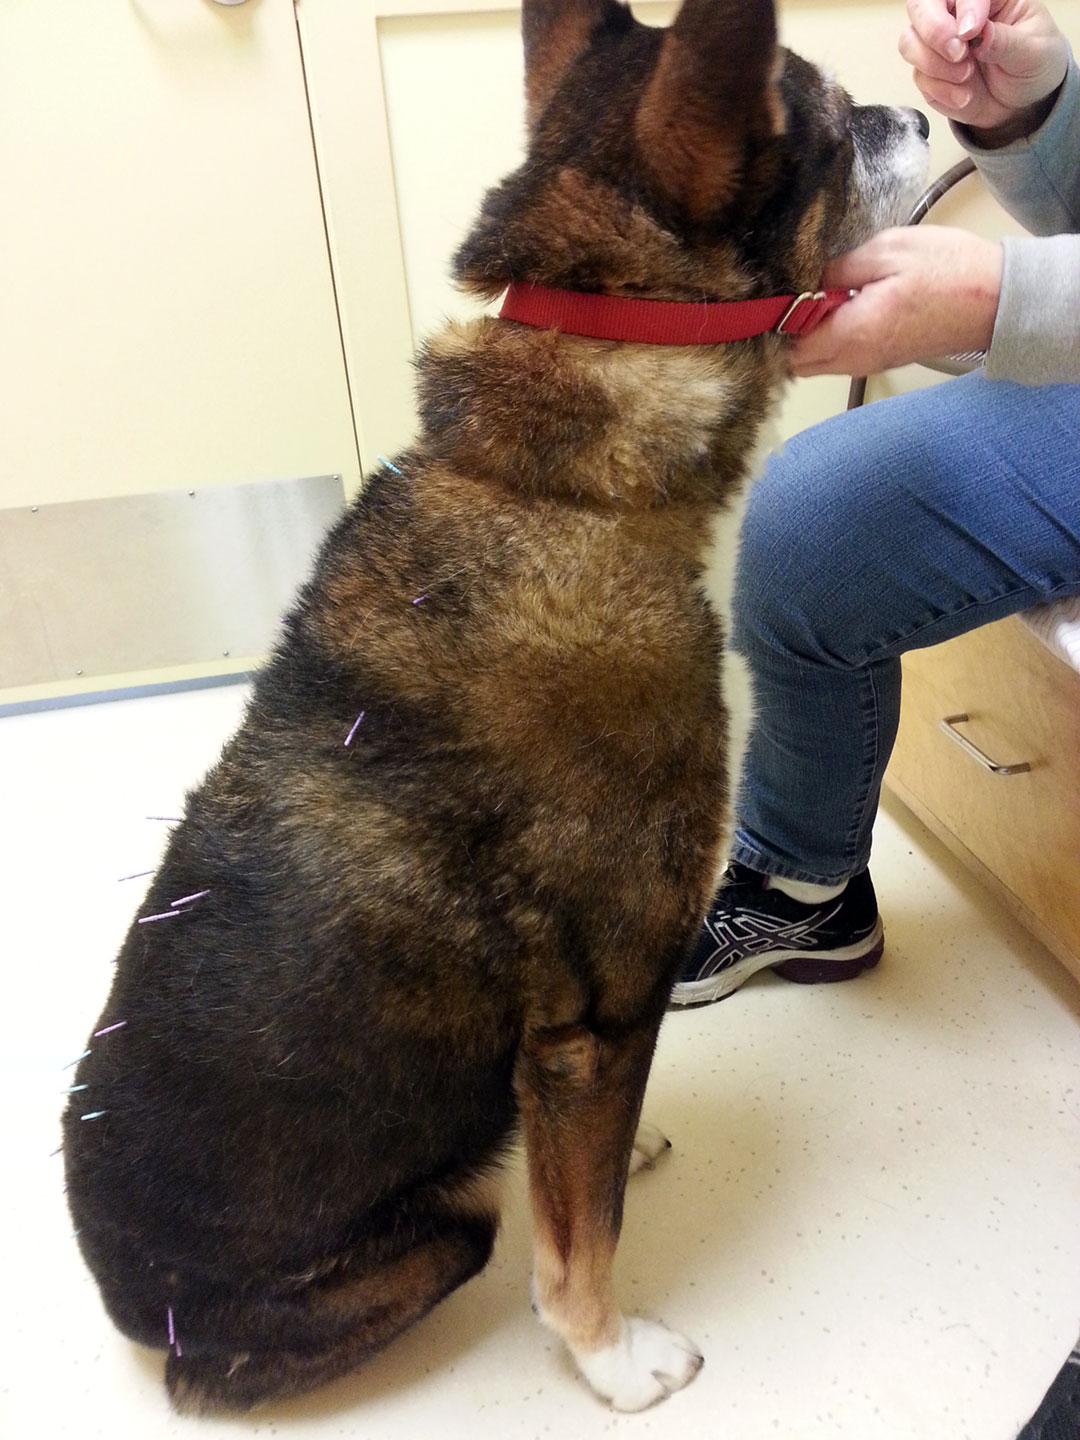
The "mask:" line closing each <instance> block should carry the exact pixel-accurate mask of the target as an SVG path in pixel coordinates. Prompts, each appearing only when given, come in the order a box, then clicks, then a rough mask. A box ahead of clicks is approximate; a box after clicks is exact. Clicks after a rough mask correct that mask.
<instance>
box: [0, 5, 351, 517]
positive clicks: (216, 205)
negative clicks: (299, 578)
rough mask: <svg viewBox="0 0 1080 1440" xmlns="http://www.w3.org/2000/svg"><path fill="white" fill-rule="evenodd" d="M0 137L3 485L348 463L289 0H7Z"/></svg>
mask: <svg viewBox="0 0 1080 1440" xmlns="http://www.w3.org/2000/svg"><path fill="white" fill-rule="evenodd" d="M0 137H2V139H0V190H2V193H3V197H4V200H3V203H4V223H3V225H2V226H0V274H2V275H3V276H4V287H3V288H4V293H3V298H2V299H0V316H2V323H0V395H2V396H3V402H2V403H3V410H4V420H3V424H2V425H0V505H6V506H13V505H44V504H46V503H49V502H53V501H63V500H85V499H90V498H96V497H101V496H117V495H130V494H136V493H144V492H146V491H152V490H164V489H170V488H174V487H180V486H185V487H191V486H197V487H206V486H216V485H223V484H232V483H236V482H242V481H252V480H261V479H264V478H278V479H280V478H286V477H290V476H303V475H317V474H328V473H338V474H341V475H343V476H344V477H345V481H346V484H348V483H349V481H350V480H352V479H353V478H358V474H359V464H358V457H357V453H356V442H355V436H354V432H353V424H352V416H351V413H350V407H349V396H348V386H347V383H346V379H345V366H344V360H343V356H342V349H341V341H340V333H339V327H338V322H337V313H336V309H335V303H334V288H333V283H332V278H331V273H330V265H329V260H328V255H327V245H326V234H325V228H324V225H323V218H322V209H321V205H320V196H319V184H318V175H317V170H316V165H315V159H314V153H313V147H312V138H311V128H310V124H309V120H308V110H307V101H306V96H305V87H304V74H303V66H302V63H301V57H300V47H299V42H298V38H297V31H296V20H295V16H294V12H293V4H292V0H253V3H249V4H246V5H237V6H223V5H217V4H212V3H208V0H93V3H90V4H82V3H80V4H71V3H68V0H4V3H3V4H2V5H0Z"/></svg>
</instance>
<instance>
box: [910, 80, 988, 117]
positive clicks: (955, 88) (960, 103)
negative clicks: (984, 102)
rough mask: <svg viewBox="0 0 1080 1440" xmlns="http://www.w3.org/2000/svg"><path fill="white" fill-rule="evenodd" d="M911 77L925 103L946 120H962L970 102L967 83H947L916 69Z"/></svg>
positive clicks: (970, 94) (970, 93)
mask: <svg viewBox="0 0 1080 1440" xmlns="http://www.w3.org/2000/svg"><path fill="white" fill-rule="evenodd" d="M911 78H912V79H913V80H914V81H915V85H916V88H917V89H918V91H919V93H920V94H921V95H922V97H923V99H924V100H925V101H926V103H927V104H928V105H930V106H931V107H932V108H933V109H934V110H936V111H937V112H938V113H939V114H940V115H944V116H945V117H946V119H948V120H960V121H963V119H964V111H965V110H966V108H967V107H968V106H969V105H970V104H971V99H972V94H973V91H972V90H971V87H970V86H969V85H948V84H946V83H945V82H944V81H943V80H935V79H933V78H932V77H931V76H929V75H923V74H921V73H920V72H919V71H917V70H916V71H915V72H913V74H912V77H911Z"/></svg>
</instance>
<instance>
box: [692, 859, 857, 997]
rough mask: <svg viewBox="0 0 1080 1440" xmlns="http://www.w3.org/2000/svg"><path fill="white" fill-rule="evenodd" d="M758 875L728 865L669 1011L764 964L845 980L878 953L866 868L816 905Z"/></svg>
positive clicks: (803, 976) (801, 977) (719, 993)
mask: <svg viewBox="0 0 1080 1440" xmlns="http://www.w3.org/2000/svg"><path fill="white" fill-rule="evenodd" d="M765 880H766V877H765V876H764V875H759V874H758V873H757V871H755V870H749V869H747V867H746V866H745V865H738V864H736V863H734V862H732V864H730V865H729V866H728V868H727V870H726V871H725V872H724V879H723V883H722V884H721V886H720V888H719V890H717V892H716V894H715V895H714V896H713V899H712V904H711V905H710V906H709V909H708V911H707V913H706V915H705V921H704V924H703V925H702V927H701V933H700V934H699V935H698V938H697V943H696V944H695V946H694V948H693V950H692V951H691V952H690V955H689V957H688V959H687V961H686V964H685V965H684V966H683V971H682V974H681V975H680V976H679V979H678V980H677V981H676V983H675V988H674V989H673V990H672V992H671V1001H670V1006H671V1008H672V1009H681V1008H682V1007H683V1006H686V1005H710V1004H712V1002H713V1001H714V1000H723V999H724V998H725V997H726V996H728V995H730V994H731V993H732V991H734V990H737V989H738V988H739V986H740V985H741V984H742V983H743V981H744V980H749V978H750V976H751V975H754V974H756V973H757V972H758V971H759V970H764V969H766V968H770V969H772V970H775V971H776V973H777V974H778V975H782V976H783V977H784V979H785V980H794V981H796V982H798V983H799V984H802V985H814V984H820V983H822V982H826V983H827V982H829V981H832V980H852V979H854V977H855V976H856V975H860V974H861V973H862V972H863V971H864V970H868V969H870V967H871V966H872V965H876V964H877V962H878V961H879V960H880V959H881V952H882V950H883V949H884V945H885V940H884V932H883V931H882V928H881V919H880V917H879V916H878V908H877V897H876V896H875V894H874V887H873V885H872V884H871V882H870V872H869V870H864V871H863V872H862V874H861V875H854V876H852V878H851V879H850V880H849V881H848V883H847V888H846V889H845V890H844V891H843V893H842V894H840V895H837V896H836V897H835V899H832V900H826V901H824V902H823V903H822V904H819V905H801V904H800V903H799V902H798V901H797V900H792V899H791V898H790V896H787V895H785V894H784V892H783V891H782V890H766V888H765Z"/></svg>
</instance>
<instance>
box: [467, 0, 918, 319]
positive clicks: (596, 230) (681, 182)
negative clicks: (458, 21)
mask: <svg viewBox="0 0 1080 1440" xmlns="http://www.w3.org/2000/svg"><path fill="white" fill-rule="evenodd" d="M522 29H523V35H524V42H525V72H526V104H527V114H528V125H529V145H528V154H527V158H526V160H525V163H524V164H523V165H522V167H521V168H520V169H519V170H517V171H516V172H515V173H514V174H513V175H511V176H509V177H508V178H507V179H506V180H504V181H503V182H502V184H501V185H498V186H496V187H495V188H494V189H493V190H491V191H490V192H489V193H488V195H487V197H486V198H485V201H484V205H483V209H482V211H481V215H480V218H479V220H478V222H477V224H476V226H475V227H474V229H473V231H472V233H471V234H470V236H469V237H468V238H467V239H466V241H465V242H464V244H463V245H462V246H461V248H460V250H459V251H458V254H457V256H456V257H455V274H456V277H457V278H458V280H459V281H460V282H461V283H462V284H463V285H465V286H466V287H467V288H469V289H470V290H473V291H474V292H477V293H479V294H481V295H484V296H486V297H489V298H490V297H493V296H494V295H497V294H498V293H499V292H500V291H501V290H502V289H503V288H504V287H505V286H506V285H507V284H508V283H509V282H510V281H511V280H516V281H522V280H528V281H532V282H533V283H535V284H540V285H547V286H552V287H555V288H562V289H569V290H583V291H597V292H601V293H607V294H613V295H636V296H645V297H650V298H655V299H668V300H700V299H702V298H711V299H739V298H742V297H743V296H747V295H762V294H786V293H790V292H793V291H794V292H798V291H802V290H809V289H814V288H816V285H817V283H818V280H819V279H820V275H821V271H822V267H823V265H824V263H825V261H826V260H828V259H829V258H830V257H831V256H833V255H836V254H839V253H840V252H841V251H843V250H847V249H850V248H852V247H853V246H855V245H857V244H858V243H860V242H861V241H862V240H864V239H867V238H868V237H869V236H870V235H871V234H872V233H873V232H874V231H875V230H877V229H880V228H881V227H882V226H883V225H887V224H896V223H899V222H902V221H903V220H904V219H906V218H907V215H908V213H909V212H910V209H911V207H912V205H913V204H914V202H915V200H916V198H917V196H918V193H919V190H920V189H921V187H922V184H923V183H924V178H925V173H926V156H927V147H926V139H925V135H926V124H925V121H924V120H923V119H922V117H921V116H920V115H919V114H918V113H917V112H916V111H914V110H903V109H892V108H886V107H884V106H857V105H854V104H853V103H852V101H851V97H850V96H849V95H848V94H847V93H846V91H844V90H843V89H842V88H841V87H840V86H839V85H838V84H836V83H835V82H833V81H831V80H830V79H828V78H827V77H826V76H825V75H823V74H822V73H821V72H820V71H818V70H817V69H816V68H815V67H814V66H812V65H810V64H808V63H807V62H806V61H805V60H802V59H800V58H799V57H798V56H797V55H794V54H792V53H791V52H790V51H788V50H785V49H783V48H781V47H779V46H778V45H777V43H776V20H775V14H774V10H773V3H772V0H684V4H683V6H682V9H681V10H680V12H679V14H678V16H677V18H676V20H675V21H674V23H673V24H672V25H671V26H670V28H668V29H667V30H661V29H656V28H654V27H650V26H645V25H642V24H640V23H639V22H638V21H636V20H635V19H634V18H633V16H632V15H631V13H630V11H629V10H628V9H627V8H626V6H625V5H624V4H621V3H619V0H525V3H524V10H523V16H522Z"/></svg>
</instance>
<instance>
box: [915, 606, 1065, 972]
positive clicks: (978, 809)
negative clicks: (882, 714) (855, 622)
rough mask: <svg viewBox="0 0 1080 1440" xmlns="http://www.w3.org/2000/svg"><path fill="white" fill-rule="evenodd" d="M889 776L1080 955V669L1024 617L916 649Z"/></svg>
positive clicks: (1063, 942) (1063, 941)
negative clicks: (990, 765)
mask: <svg viewBox="0 0 1080 1440" xmlns="http://www.w3.org/2000/svg"><path fill="white" fill-rule="evenodd" d="M961 714H964V715H967V717H968V719H967V720H966V721H963V722H959V723H957V724H956V726H955V728H956V731H957V733H958V734H960V735H962V736H963V737H965V738H966V739H967V740H968V741H969V742H970V744H971V745H973V746H975V747H976V748H977V749H978V750H979V751H982V752H984V753H985V754H986V755H987V756H989V757H990V758H992V759H993V761H994V762H996V763H999V764H1002V765H1008V766H1011V765H1014V764H1018V763H1023V762H1026V763H1027V764H1028V765H1029V766H1030V769H1028V770H1027V771H1022V772H1020V773H1013V774H997V773H994V772H993V771H991V770H989V769H987V768H985V767H984V766H983V765H982V764H980V763H979V762H978V761H977V760H976V759H975V758H973V757H972V755H971V754H970V753H969V752H966V751H965V750H964V749H962V748H961V746H960V745H959V744H957V743H956V741H955V740H954V739H952V738H951V737H950V736H949V735H948V734H946V733H945V732H944V731H943V730H942V728H941V721H942V720H943V719H944V718H946V717H949V716H956V715H961ZM890 775H891V776H893V777H894V778H895V779H896V780H898V781H899V783H900V785H901V786H902V787H903V788H905V789H906V790H908V791H910V793H911V794H912V795H913V796H914V797H915V798H916V799H917V800H918V801H919V802H920V803H921V804H922V805H924V806H925V807H926V809H927V810H929V811H930V813H931V814H932V815H934V816H935V817H936V818H937V819H938V821H939V822H940V823H941V824H942V825H943V826H944V827H945V828H946V829H947V830H948V831H950V832H951V833H952V834H953V835H955V836H956V838H957V839H958V840H959V841H960V842H961V843H962V844H963V845H964V846H966V848H967V849H968V850H969V851H970V852H971V853H972V854H973V855H974V856H975V857H976V858H977V859H978V860H980V861H981V862H982V863H983V864H984V865H985V866H986V867H987V868H988V869H989V870H991V871H993V873H994V874H995V875H996V876H997V877H998V879H999V880H1001V882H1002V883H1003V884H1004V885H1005V886H1006V887H1007V888H1008V889H1009V890H1010V891H1011V892H1012V893H1013V895H1015V897H1016V898H1017V899H1018V900H1019V901H1020V902H1021V904H1022V905H1023V906H1024V907H1026V908H1027V909H1028V910H1029V911H1031V913H1032V914H1033V915H1034V916H1035V917H1036V918H1037V919H1038V920H1040V921H1041V922H1042V924H1043V925H1045V926H1046V927H1047V928H1048V929H1049V930H1050V931H1051V932H1052V933H1053V934H1054V935H1055V936H1056V937H1057V938H1058V939H1060V940H1061V942H1062V944H1063V945H1064V946H1065V947H1066V948H1067V949H1068V950H1070V951H1071V952H1072V953H1073V954H1074V955H1080V675H1077V674H1075V673H1074V672H1073V671H1071V670H1070V669H1069V668H1068V667H1067V666H1066V665H1064V664H1063V663H1062V662H1061V661H1060V660H1058V659H1056V658H1055V657H1054V656H1053V655H1051V654H1050V652H1049V651H1048V650H1047V649H1046V648H1045V646H1043V645H1042V644H1041V643H1040V642H1039V641H1038V640H1036V639H1035V638H1034V636H1032V635H1031V634H1029V632H1028V631H1027V630H1026V629H1025V628H1024V626H1023V625H1021V624H1020V622H1019V621H1018V620H1015V619H1010V620H1003V621H1000V622H998V623H997V624H995V625H987V626H985V627H983V628H982V629H980V630H976V631H973V632H972V633H971V634H970V635H964V636H961V637H960V638H959V639H957V640H950V641H947V642H946V643H945V644H943V645H937V646H934V647H933V648H932V649H929V650H918V651H913V652H912V653H911V654H910V655H907V656H905V657H904V689H903V702H902V709H901V721H900V733H899V736H898V737H897V743H896V748H895V750H894V752H893V757H892V763H891V765H890Z"/></svg>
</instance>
